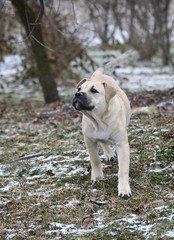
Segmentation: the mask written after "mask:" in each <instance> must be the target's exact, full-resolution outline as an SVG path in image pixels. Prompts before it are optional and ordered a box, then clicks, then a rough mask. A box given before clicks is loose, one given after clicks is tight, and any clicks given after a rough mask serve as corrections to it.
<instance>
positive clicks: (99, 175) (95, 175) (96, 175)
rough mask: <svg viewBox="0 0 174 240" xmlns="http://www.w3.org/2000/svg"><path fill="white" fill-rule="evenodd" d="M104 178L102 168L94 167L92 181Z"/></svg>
mask: <svg viewBox="0 0 174 240" xmlns="http://www.w3.org/2000/svg"><path fill="white" fill-rule="evenodd" d="M103 178H104V176H103V171H102V169H97V170H96V169H95V170H94V169H92V171H91V182H92V183H95V182H96V181H99V180H102V179H103Z"/></svg>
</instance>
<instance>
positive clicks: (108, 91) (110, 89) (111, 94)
mask: <svg viewBox="0 0 174 240" xmlns="http://www.w3.org/2000/svg"><path fill="white" fill-rule="evenodd" d="M103 85H104V88H105V99H106V103H107V104H108V103H109V101H110V100H111V98H113V97H114V96H115V95H116V93H117V90H116V89H115V88H113V87H111V86H110V85H108V84H107V83H105V82H104V83H103Z"/></svg>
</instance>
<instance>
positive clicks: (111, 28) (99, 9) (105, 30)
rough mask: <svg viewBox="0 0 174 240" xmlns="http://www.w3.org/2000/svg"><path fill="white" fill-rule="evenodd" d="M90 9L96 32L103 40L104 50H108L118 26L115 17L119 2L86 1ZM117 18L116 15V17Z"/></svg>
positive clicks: (108, 0) (112, 0)
mask: <svg viewBox="0 0 174 240" xmlns="http://www.w3.org/2000/svg"><path fill="white" fill-rule="evenodd" d="M85 3H86V6H87V7H88V11H89V16H90V21H92V24H93V26H94V30H95V32H96V34H97V35H98V37H99V38H100V39H101V46H102V48H104V49H105V48H107V47H108V46H109V42H111V41H113V40H114V34H115V30H116V26H117V20H118V18H117V17H113V13H114V14H115V12H117V11H116V9H117V4H118V1H117V0H85ZM117 13H118V12H117ZM115 16H116V15H115Z"/></svg>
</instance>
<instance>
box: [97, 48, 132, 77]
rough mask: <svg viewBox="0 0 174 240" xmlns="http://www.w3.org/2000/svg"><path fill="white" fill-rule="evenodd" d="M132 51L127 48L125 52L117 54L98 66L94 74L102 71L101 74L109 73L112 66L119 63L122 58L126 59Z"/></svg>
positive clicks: (112, 68)
mask: <svg viewBox="0 0 174 240" xmlns="http://www.w3.org/2000/svg"><path fill="white" fill-rule="evenodd" d="M132 52H133V50H132V49H131V50H128V51H127V52H125V53H123V54H122V55H121V56H119V57H118V58H116V59H113V60H112V61H110V62H108V63H106V64H105V65H104V66H103V67H100V68H98V69H97V70H96V71H95V72H94V74H98V73H100V74H101V73H102V74H106V73H109V72H111V71H113V70H114V68H115V67H116V66H117V65H118V64H119V63H120V62H122V61H123V60H124V59H126V58H127V57H128V56H129V55H130V54H131V53H132Z"/></svg>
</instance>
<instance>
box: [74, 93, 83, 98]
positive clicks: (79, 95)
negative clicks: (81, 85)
mask: <svg viewBox="0 0 174 240" xmlns="http://www.w3.org/2000/svg"><path fill="white" fill-rule="evenodd" d="M75 96H76V97H83V96H84V92H76V94H75Z"/></svg>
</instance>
